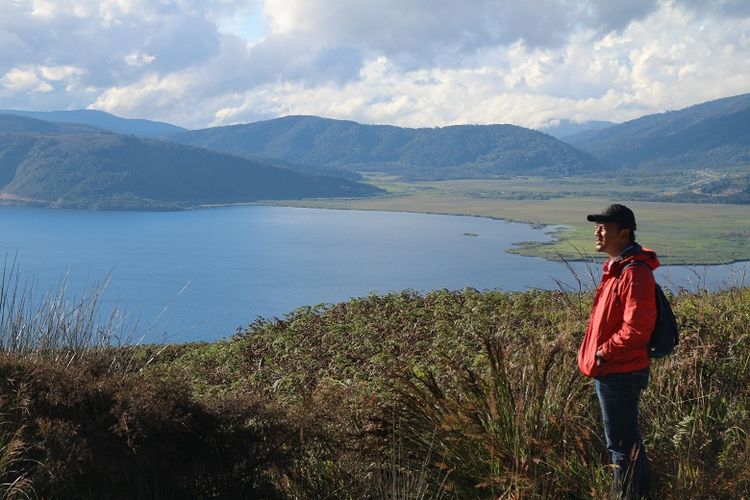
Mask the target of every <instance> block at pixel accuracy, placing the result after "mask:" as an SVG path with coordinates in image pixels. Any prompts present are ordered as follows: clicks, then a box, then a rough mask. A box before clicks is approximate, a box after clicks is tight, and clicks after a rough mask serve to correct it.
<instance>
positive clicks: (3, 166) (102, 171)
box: [0, 115, 380, 209]
mask: <svg viewBox="0 0 750 500" xmlns="http://www.w3.org/2000/svg"><path fill="white" fill-rule="evenodd" d="M37 122H38V123H37ZM19 123H20V124H21V125H23V127H21V130H23V131H20V132H19V131H10V132H9V131H8V130H13V127H15V126H16V125H18V124H19ZM69 127H70V126H69V125H59V126H57V125H55V124H48V123H47V122H41V121H38V120H31V119H28V118H24V119H23V120H22V121H20V122H19V119H18V117H7V116H4V115H0V198H2V199H3V200H4V201H5V202H6V203H34V204H39V205H47V206H61V207H83V208H113V209H122V208H132V209H145V208H155V209H176V208H185V207H192V206H198V205H204V204H223V203H241V202H250V201H257V200H273V199H295V198H307V197H315V198H317V197H332V196H334V197H340V196H363V195H371V194H375V193H378V192H380V190H378V189H377V188H374V187H372V186H369V185H366V184H361V183H357V182H352V181H349V180H346V179H341V178H335V177H328V176H317V175H307V174H303V173H299V172H296V171H293V170H290V169H287V168H283V166H282V164H281V163H280V162H278V161H273V160H264V159H250V158H240V157H236V156H231V155H226V154H221V153H216V152H214V151H208V150H205V149H200V148H195V147H191V146H184V145H179V144H174V143H168V142H162V141H156V140H151V139H140V138H137V137H134V136H123V135H117V134H112V133H102V132H96V131H92V130H85V129H80V128H78V126H76V127H73V129H72V130H71V129H69ZM15 130H19V129H18V128H16V129H15ZM58 131H62V132H63V133H58Z"/></svg>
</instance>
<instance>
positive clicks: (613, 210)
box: [586, 203, 636, 231]
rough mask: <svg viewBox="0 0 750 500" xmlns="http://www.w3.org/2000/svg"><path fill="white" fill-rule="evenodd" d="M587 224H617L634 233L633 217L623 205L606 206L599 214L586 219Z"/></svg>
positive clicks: (630, 211)
mask: <svg viewBox="0 0 750 500" xmlns="http://www.w3.org/2000/svg"><path fill="white" fill-rule="evenodd" d="M586 220H588V221H589V222H618V223H619V224H621V225H622V226H623V227H627V228H629V229H632V230H633V231H635V229H636V227H635V215H634V214H633V211H632V210H630V209H629V208H628V207H626V206H625V205H620V204H618V203H615V204H613V205H610V206H608V207H607V208H605V209H604V211H603V212H602V213H600V214H592V215H589V216H588V217H586Z"/></svg>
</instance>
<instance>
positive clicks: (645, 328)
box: [578, 244, 659, 377]
mask: <svg viewBox="0 0 750 500" xmlns="http://www.w3.org/2000/svg"><path fill="white" fill-rule="evenodd" d="M635 261H640V262H645V263H646V264H647V266H644V265H642V264H636V265H633V266H630V267H628V268H627V269H624V268H625V266H627V265H628V264H629V263H632V262H635ZM657 267H659V259H658V258H657V257H656V254H655V253H654V252H653V251H651V250H649V249H647V248H642V247H641V246H640V245H637V244H636V245H635V246H633V247H631V249H630V250H628V251H626V252H625V253H624V255H621V256H619V257H617V258H616V259H614V260H609V261H607V262H606V263H605V264H604V275H603V276H602V282H601V283H600V284H599V288H598V289H597V290H596V297H595V298H594V306H593V307H592V310H591V317H590V318H589V326H588V329H587V330H586V336H585V337H584V338H583V342H581V347H580V349H579V350H578V368H579V369H580V370H581V373H583V374H584V375H586V376H587V377H595V376H598V375H607V374H609V373H624V372H632V371H636V370H641V369H643V368H646V367H647V366H649V364H650V361H649V357H648V342H649V340H650V339H651V332H653V330H654V326H655V324H656V282H655V281H654V274H653V270H654V269H656V268H657ZM597 350H601V354H602V357H603V358H604V362H603V363H602V364H601V365H599V366H596V358H595V356H596V351H597Z"/></svg>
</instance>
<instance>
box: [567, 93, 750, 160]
mask: <svg viewBox="0 0 750 500" xmlns="http://www.w3.org/2000/svg"><path fill="white" fill-rule="evenodd" d="M565 141H566V142H568V143H570V144H572V145H574V146H576V147H577V148H580V149H582V150H584V151H587V152H589V153H591V154H592V155H593V156H594V157H596V158H597V159H598V160H600V161H601V162H602V163H604V164H605V165H607V166H608V167H610V168H613V169H621V168H623V167H627V168H635V167H638V168H640V169H641V170H643V171H645V172H661V171H663V170H664V169H665V168H666V169H674V170H679V171H682V172H684V171H686V170H695V169H701V168H711V169H717V170H723V169H726V168H731V167H736V166H746V165H747V164H748V158H750V94H742V95H738V96H734V97H727V98H724V99H718V100H714V101H709V102H705V103H702V104H698V105H696V106H691V107H689V108H685V109H681V110H678V111H671V112H667V113H661V114H655V115H648V116H644V117H641V118H638V119H636V120H631V121H628V122H625V123H622V124H620V125H613V126H611V127H607V128H604V129H601V130H595V131H589V132H582V133H581V134H577V135H573V136H570V137H566V138H565Z"/></svg>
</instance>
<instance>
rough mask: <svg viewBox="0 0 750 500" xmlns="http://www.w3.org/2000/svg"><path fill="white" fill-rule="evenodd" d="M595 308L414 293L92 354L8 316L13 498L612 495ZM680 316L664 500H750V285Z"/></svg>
mask: <svg viewBox="0 0 750 500" xmlns="http://www.w3.org/2000/svg"><path fill="white" fill-rule="evenodd" d="M84 303H85V302H84ZM590 303H591V294H590V293H589V292H585V291H583V292H572V291H571V292H562V291H560V292H542V291H529V292H523V293H503V292H497V291H486V292H478V291H476V290H470V289H467V290H464V291H460V292H459V291H456V292H451V291H447V290H442V291H434V292H430V293H428V294H426V295H421V294H417V293H413V292H408V291H405V292H401V293H391V294H388V295H383V296H377V295H372V296H369V297H366V298H359V299H352V300H350V301H348V302H344V303H340V304H336V305H321V306H316V307H305V308H300V309H298V310H296V311H293V312H291V313H290V314H289V315H287V316H285V317H283V318H274V319H272V320H258V321H256V322H255V323H253V324H252V325H250V326H249V327H248V328H247V329H246V330H245V331H244V332H242V333H240V334H238V335H236V336H234V337H232V338H231V339H228V340H226V341H222V342H217V343H212V344H191V345H166V346H156V345H155V346H143V347H129V348H115V349H110V348H107V347H106V345H105V344H102V343H100V344H99V345H100V346H99V347H98V348H95V349H87V348H86V347H84V346H85V344H81V343H77V342H76V338H77V336H76V334H75V332H76V327H75V324H74V323H68V324H67V327H66V328H48V327H49V326H50V325H54V324H56V322H55V321H53V322H51V323H43V324H40V325H39V327H40V328H41V327H45V328H47V330H48V331H51V332H53V333H52V334H48V335H46V336H45V335H42V336H40V337H37V336H35V335H36V334H37V333H38V331H37V330H35V329H34V328H30V329H26V330H24V329H23V328H22V327H20V326H19V325H25V324H27V323H25V322H24V321H4V322H3V325H2V326H3V328H2V330H1V333H0V335H1V336H0V340H1V341H2V346H3V351H2V356H0V394H2V398H1V399H0V413H1V414H2V415H3V418H2V420H1V422H2V424H0V483H2V488H4V489H5V492H6V494H8V495H9V496H14V497H21V496H23V495H28V496H32V497H34V496H38V497H41V498H75V497H87V498H131V499H132V498H136V499H137V498H198V497H200V498H208V497H222V498H228V497H231V498H438V497H439V498H487V499H490V498H491V499H495V498H545V499H546V498H549V499H553V498H554V499H559V498H597V499H600V498H606V494H607V493H606V492H607V480H606V478H607V476H608V471H607V468H606V465H605V463H606V459H605V445H604V443H603V440H602V432H601V424H600V421H599V418H600V417H599V411H598V406H597V402H596V398H595V396H594V394H593V387H592V381H591V380H588V379H585V378H584V377H582V376H581V375H580V374H579V373H578V371H577V367H576V349H577V346H578V343H579V341H580V338H581V336H582V334H583V331H584V328H585V325H586V320H587V317H588V310H589V307H590ZM673 303H674V307H675V311H676V313H677V317H678V321H679V323H680V326H681V328H682V342H681V344H680V346H679V350H678V351H677V352H676V353H675V354H674V355H673V356H671V357H670V358H668V359H666V360H662V361H659V362H657V363H655V365H654V366H653V370H652V377H651V380H650V383H649V388H648V390H647V391H646V392H645V394H644V399H643V402H642V415H641V419H642V426H643V431H644V438H645V441H646V446H647V448H648V450H649V456H650V457H651V459H652V466H653V471H654V474H655V484H654V491H653V492H652V493H653V496H654V498H673V499H683V498H707V499H712V498H716V499H721V498H743V497H744V496H746V495H747V493H748V491H750V435H749V434H748V428H749V425H748V424H749V423H750V347H749V346H750V342H748V341H749V340H750V338H748V335H750V334H748V331H747V328H746V325H747V324H748V322H749V321H750V290H749V289H746V288H736V289H731V290H727V291H724V292H720V293H715V294H709V293H704V292H698V293H693V294H691V293H681V294H680V295H679V296H677V297H675V298H674V299H673ZM4 307H5V308H6V309H7V308H8V304H7V303H6V304H5V306H4ZM42 312H44V311H42ZM36 316H40V317H47V316H45V315H44V314H41V315H33V314H32V315H29V317H36ZM80 316H81V314H73V311H71V312H70V314H66V315H64V316H61V317H62V318H68V319H69V320H68V321H70V319H73V318H76V317H80ZM83 316H86V315H85V314H84V315H83ZM2 317H3V318H6V317H7V318H10V319H12V318H14V317H17V315H16V314H9V313H8V311H7V310H3V315H2ZM49 317H50V318H51V317H52V316H49ZM84 324H86V323H85V322H84ZM14 325H15V326H14ZM84 330H86V329H85V328H84ZM87 331H90V329H89V330H87ZM94 331H96V329H94ZM56 332H57V333H56ZM61 332H62V333H61ZM84 336H85V335H84ZM50 337H52V338H53V340H55V339H56V342H41V341H40V340H39V339H41V340H44V339H49V338H50ZM18 339H27V340H29V339H31V340H30V341H29V342H25V343H24V342H20V343H19V342H18ZM34 339H37V340H36V341H35V340H34Z"/></svg>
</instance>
